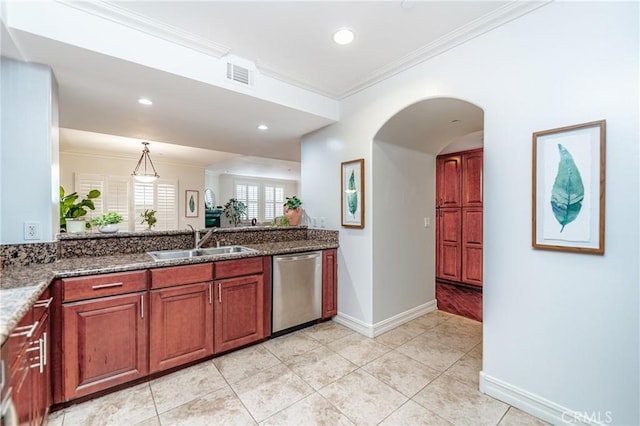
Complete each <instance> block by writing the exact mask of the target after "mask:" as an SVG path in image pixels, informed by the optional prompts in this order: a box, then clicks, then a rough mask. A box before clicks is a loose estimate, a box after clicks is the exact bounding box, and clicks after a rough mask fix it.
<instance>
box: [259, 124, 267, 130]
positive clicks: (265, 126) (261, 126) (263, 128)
mask: <svg viewBox="0 0 640 426" xmlns="http://www.w3.org/2000/svg"><path fill="white" fill-rule="evenodd" d="M256 127H257V128H258V130H269V126H267V125H266V124H258V125H257V126H256Z"/></svg>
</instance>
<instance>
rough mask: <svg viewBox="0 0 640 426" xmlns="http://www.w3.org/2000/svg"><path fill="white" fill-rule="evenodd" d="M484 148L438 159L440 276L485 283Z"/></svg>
mask: <svg viewBox="0 0 640 426" xmlns="http://www.w3.org/2000/svg"><path fill="white" fill-rule="evenodd" d="M482 167H483V153H482V149H479V150H471V151H465V152H461V153H455V154H447V155H443V156H440V157H438V159H437V162H436V192H437V194H436V278H438V279H441V280H448V281H455V282H463V283H466V284H472V285H477V286H481V285H482V247H483V243H482V240H483V238H482Z"/></svg>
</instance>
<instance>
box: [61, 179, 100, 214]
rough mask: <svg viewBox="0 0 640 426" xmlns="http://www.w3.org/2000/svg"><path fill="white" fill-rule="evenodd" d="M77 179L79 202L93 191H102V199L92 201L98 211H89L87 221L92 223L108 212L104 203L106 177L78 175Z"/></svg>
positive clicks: (76, 190) (76, 186)
mask: <svg viewBox="0 0 640 426" xmlns="http://www.w3.org/2000/svg"><path fill="white" fill-rule="evenodd" d="M75 178H76V179H75V192H77V193H78V196H79V197H78V200H82V199H83V198H86V197H87V194H88V193H89V191H91V190H93V189H97V190H98V191H100V197H98V198H94V199H93V200H91V201H93V205H94V206H95V207H96V209H95V210H89V209H87V215H86V216H85V219H86V220H87V221H90V220H91V219H92V218H94V217H97V216H100V215H102V214H104V213H106V211H103V202H104V200H105V196H104V195H105V194H104V183H105V178H106V176H102V175H91V174H83V173H76V175H75ZM67 195H68V194H67Z"/></svg>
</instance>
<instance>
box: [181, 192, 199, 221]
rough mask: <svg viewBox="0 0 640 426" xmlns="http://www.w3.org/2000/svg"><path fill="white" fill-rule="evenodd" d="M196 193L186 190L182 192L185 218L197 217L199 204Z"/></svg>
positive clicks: (197, 193)
mask: <svg viewBox="0 0 640 426" xmlns="http://www.w3.org/2000/svg"><path fill="white" fill-rule="evenodd" d="M199 196H200V193H199V192H198V191H195V190H192V189H187V190H186V191H184V215H185V217H198V207H199V206H200V202H199V200H198V197H199Z"/></svg>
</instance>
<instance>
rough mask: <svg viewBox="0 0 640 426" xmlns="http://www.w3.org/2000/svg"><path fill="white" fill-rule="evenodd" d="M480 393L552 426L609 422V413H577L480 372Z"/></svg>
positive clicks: (596, 425)
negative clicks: (552, 425)
mask: <svg viewBox="0 0 640 426" xmlns="http://www.w3.org/2000/svg"><path fill="white" fill-rule="evenodd" d="M480 392H482V393H485V394H487V395H489V396H492V397H494V398H496V399H498V400H500V401H502V402H506V403H507V404H509V405H513V406H514V407H516V408H519V409H520V410H522V411H525V412H527V413H529V414H531V415H533V416H536V417H538V418H540V419H542V420H544V421H546V422H549V423H551V424H554V425H589V426H601V425H604V424H606V423H609V422H610V421H611V418H610V417H608V416H610V413H599V412H593V413H578V412H575V411H573V410H571V409H569V408H566V407H563V406H561V405H558V404H556V403H555V402H551V401H549V400H547V399H545V398H542V397H540V396H538V395H535V394H532V393H530V392H527V391H525V390H523V389H520V388H518V387H516V386H513V385H510V384H509V383H506V382H504V381H502V380H500V379H496V378H495V377H491V376H489V375H488V374H485V373H484V371H481V372H480Z"/></svg>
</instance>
